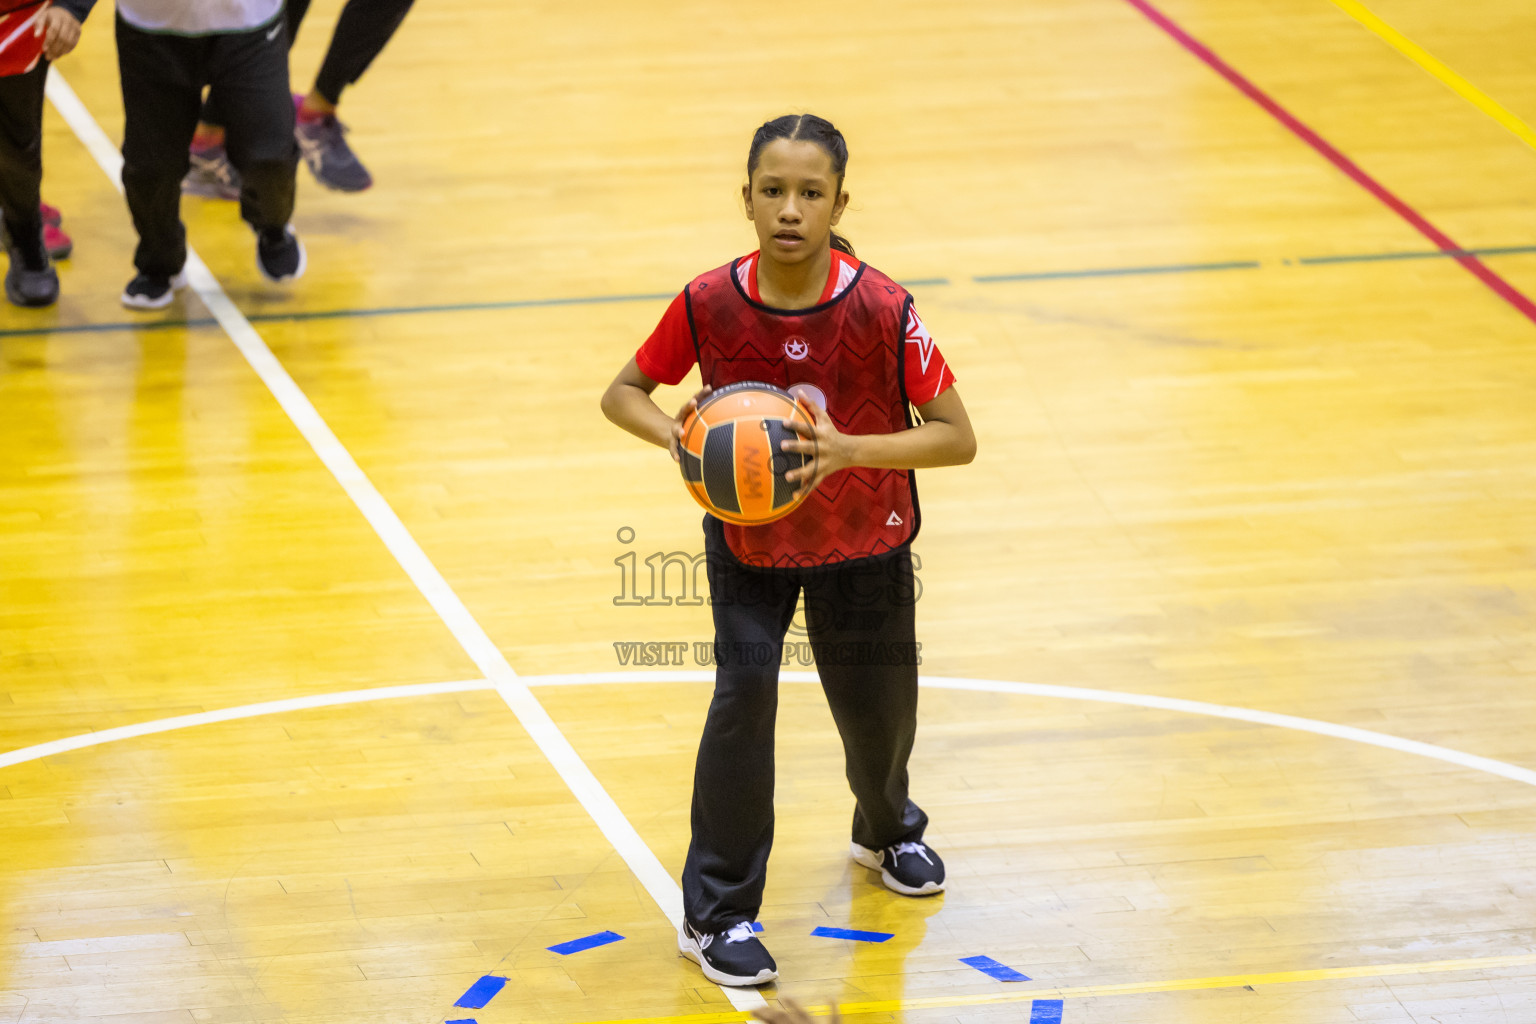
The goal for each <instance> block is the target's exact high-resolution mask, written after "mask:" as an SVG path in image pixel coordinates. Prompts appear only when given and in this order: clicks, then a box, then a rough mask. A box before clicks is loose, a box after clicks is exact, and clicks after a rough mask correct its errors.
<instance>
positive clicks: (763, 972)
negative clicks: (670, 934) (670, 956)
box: [677, 921, 779, 985]
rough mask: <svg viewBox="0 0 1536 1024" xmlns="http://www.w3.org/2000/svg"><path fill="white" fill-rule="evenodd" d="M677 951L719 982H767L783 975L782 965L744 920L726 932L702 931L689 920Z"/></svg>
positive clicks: (685, 923) (683, 928)
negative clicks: (776, 961)
mask: <svg viewBox="0 0 1536 1024" xmlns="http://www.w3.org/2000/svg"><path fill="white" fill-rule="evenodd" d="M677 951H678V952H679V953H681V954H682V955H683V956H685V957H687V958H688V959H689V960H692V961H693V962H694V963H696V964H698V965H699V966H700V967H701V968H703V970H704V977H706V978H708V979H709V980H710V981H712V982H714V983H715V984H716V985H765V984H767V983H768V982H770V981H773V980H774V979H775V978H777V977H778V976H779V965H778V964H776V963H774V962H773V957H772V956H770V955H769V953H768V950H767V949H765V948H764V947H763V944H762V942H761V941H759V940H758V937H757V934H756V933H755V932H753V931H752V922H751V921H743V922H741V923H740V924H738V925H733V926H732V927H730V928H727V929H726V930H725V931H723V932H701V931H699V930H698V929H697V928H695V927H694V926H693V925H691V924H689V923H688V922H687V921H684V922H683V927H682V930H681V931H679V932H678V933H677Z"/></svg>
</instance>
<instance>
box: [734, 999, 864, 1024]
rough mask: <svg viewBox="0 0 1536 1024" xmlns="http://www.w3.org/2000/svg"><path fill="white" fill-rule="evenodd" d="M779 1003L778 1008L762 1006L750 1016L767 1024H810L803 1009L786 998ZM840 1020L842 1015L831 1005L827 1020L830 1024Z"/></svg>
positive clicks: (808, 1014) (838, 1023)
mask: <svg viewBox="0 0 1536 1024" xmlns="http://www.w3.org/2000/svg"><path fill="white" fill-rule="evenodd" d="M780 1002H781V1003H782V1005H780V1006H764V1007H762V1008H761V1009H758V1010H753V1011H752V1016H754V1017H756V1018H757V1019H758V1020H760V1021H766V1022H767V1024H811V1020H812V1018H811V1014H810V1012H809V1011H808V1010H806V1008H805V1007H803V1006H801V1005H800V1004H799V1003H797V1002H795V1001H794V1000H793V999H789V998H787V997H786V998H785V999H782V1000H780ZM842 1019H843V1018H842V1015H841V1014H839V1013H838V1012H837V1006H836V1004H833V1006H832V1016H831V1017H829V1018H828V1020H830V1021H831V1022H832V1024H840V1022H841V1021H842Z"/></svg>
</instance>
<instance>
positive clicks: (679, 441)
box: [668, 384, 715, 462]
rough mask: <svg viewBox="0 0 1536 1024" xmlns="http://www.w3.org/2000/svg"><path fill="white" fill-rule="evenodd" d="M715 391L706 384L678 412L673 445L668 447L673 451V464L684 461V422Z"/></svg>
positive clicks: (673, 423)
mask: <svg viewBox="0 0 1536 1024" xmlns="http://www.w3.org/2000/svg"><path fill="white" fill-rule="evenodd" d="M714 390H715V389H714V388H712V387H710V386H709V385H708V384H705V385H704V386H703V387H702V388H700V389H699V393H698V394H696V395H694V396H693V397H692V398H690V399H688V404H687V405H685V406H683V407H682V408H681V409H679V410H678V411H677V416H676V417H675V418H674V419H673V420H672V443H671V444H670V445H668V447H669V448H671V449H672V461H673V462H682V461H683V455H682V451H683V420H685V419H687V418H688V414H689V413H691V412H693V410H695V409H697V408H698V407H699V403H700V402H702V401H704V399H706V398H708V397H709V394H710V392H712V391H714Z"/></svg>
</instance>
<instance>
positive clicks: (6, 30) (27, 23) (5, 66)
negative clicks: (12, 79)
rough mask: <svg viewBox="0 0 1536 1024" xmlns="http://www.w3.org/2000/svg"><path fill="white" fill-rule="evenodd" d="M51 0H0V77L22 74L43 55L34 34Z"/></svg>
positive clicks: (40, 45)
mask: <svg viewBox="0 0 1536 1024" xmlns="http://www.w3.org/2000/svg"><path fill="white" fill-rule="evenodd" d="M52 2H53V0H0V78H7V77H9V76H11V75H24V74H26V73H27V72H28V71H31V70H32V69H33V68H35V67H37V62H38V61H39V60H40V59H41V58H42V56H43V37H42V36H39V35H36V34H35V33H36V31H37V25H38V22H40V21H41V20H42V17H43V12H44V11H46V10H47V9H48V7H49V5H50V4H51V3H52Z"/></svg>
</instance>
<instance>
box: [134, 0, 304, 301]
mask: <svg viewBox="0 0 1536 1024" xmlns="http://www.w3.org/2000/svg"><path fill="white" fill-rule="evenodd" d="M117 58H118V64H119V65H120V67H121V69H122V79H123V112H124V116H125V126H124V130H123V191H124V193H126V194H127V197H128V210H129V212H130V213H132V214H133V226H134V228H136V229H137V230H138V232H139V247H138V249H137V251H136V252H135V253H134V257H133V262H134V265H135V266H136V267H138V268H139V271H140V272H141V273H144V274H151V275H156V276H164V277H169V276H171V275H173V274H175V273H177V272H178V271H180V270H181V266H182V264H183V263H185V262H186V258H187V242H186V229H185V228H184V227H183V226H182V223H181V179H182V177H183V176H184V175H185V174H186V173H187V147H188V146H189V145H190V144H191V142H192V132H193V130H194V129H195V128H196V127H197V115H198V108H199V107H200V106H201V103H202V93H203V87H204V86H205V85H207V86H211V87H212V88H213V90H214V91H216V92H218V93H220V94H221V95H223V96H224V97H225V100H226V101H227V102H228V107H227V110H228V112H229V114H230V117H229V118H228V123H227V125H226V126H225V127H226V135H225V146H226V147H227V149H228V150H229V159H230V162H231V163H233V164H234V165H235V167H236V169H238V170H239V171H240V176H241V182H242V184H241V190H240V215H241V216H242V217H243V218H245V220H246V222H247V223H249V224H250V225H251V226H252V227H254V228H257V229H258V230H260V229H262V228H280V227H282V226H283V225H285V224H287V223H288V219H289V218H290V217H291V216H292V215H293V191H294V172H295V169H296V168H297V167H298V160H299V147H298V143H296V142H295V141H294V139H293V100H292V99H291V98H290V96H289V93H288V47H287V44H286V43H285V42H284V40H283V25H282V22H281V21H273V22H271V23H270V24H268V25H265V26H262V27H260V28H255V29H252V30H251V31H249V32H225V33H213V34H209V35H205V36H178V35H170V34H166V33H154V32H143V31H140V30H139V29H136V28H134V27H133V26H132V25H130V24H128V23H127V22H126V21H124V20H123V19H122V18H121V17H119V18H118V19H117Z"/></svg>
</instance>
